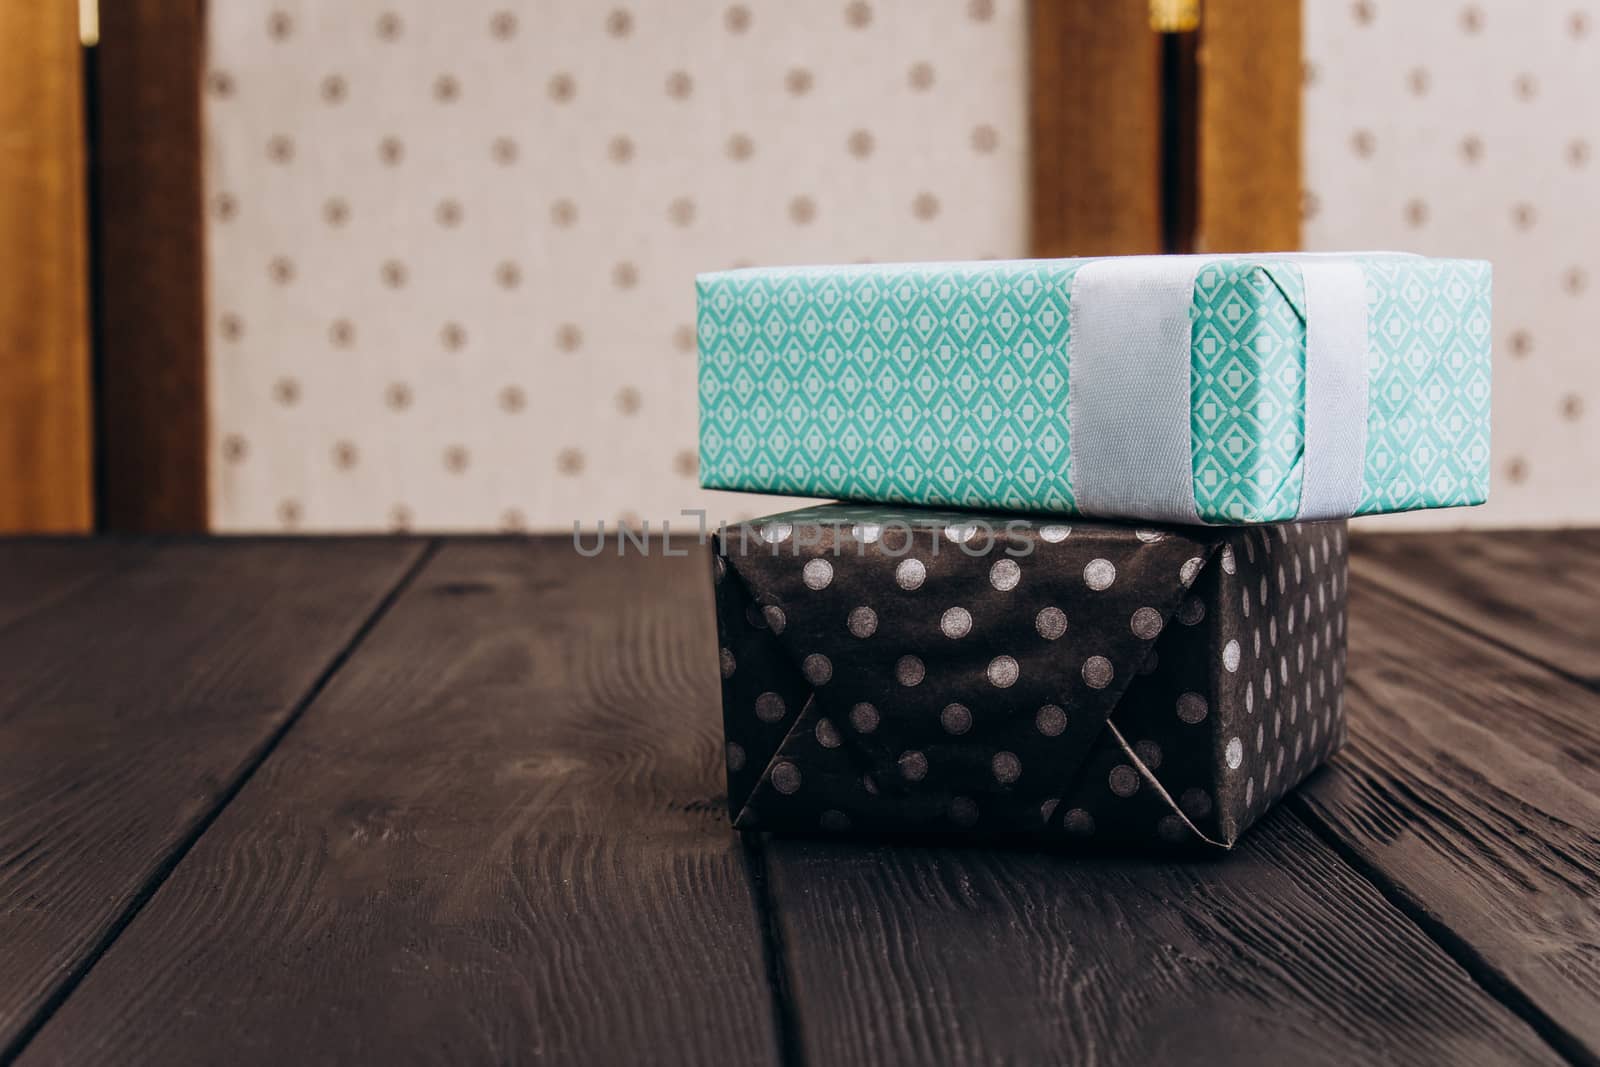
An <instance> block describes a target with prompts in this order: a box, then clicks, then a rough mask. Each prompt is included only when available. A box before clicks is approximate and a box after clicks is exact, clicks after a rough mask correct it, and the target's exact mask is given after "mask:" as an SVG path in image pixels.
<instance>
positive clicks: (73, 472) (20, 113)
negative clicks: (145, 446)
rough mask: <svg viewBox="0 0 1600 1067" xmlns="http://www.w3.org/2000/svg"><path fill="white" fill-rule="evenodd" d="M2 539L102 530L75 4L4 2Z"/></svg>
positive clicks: (0, 123) (0, 116)
mask: <svg viewBox="0 0 1600 1067" xmlns="http://www.w3.org/2000/svg"><path fill="white" fill-rule="evenodd" d="M0 41H3V42H4V48H5V62H4V63H3V64H0V131H3V135H0V264H4V266H3V268H0V531H8V532H14V531H19V530H27V531H61V532H65V531H83V530H88V529H90V528H91V527H92V526H93V525H94V486H93V471H92V461H91V455H92V451H91V437H90V402H89V259H88V223H87V221H86V216H87V212H86V207H87V203H88V197H87V193H86V191H85V186H86V181H85V171H84V149H83V145H84V127H83V65H82V62H81V48H80V46H79V44H78V20H77V5H75V4H70V3H65V2H61V0H58V2H56V3H31V4H30V3H22V4H0Z"/></svg>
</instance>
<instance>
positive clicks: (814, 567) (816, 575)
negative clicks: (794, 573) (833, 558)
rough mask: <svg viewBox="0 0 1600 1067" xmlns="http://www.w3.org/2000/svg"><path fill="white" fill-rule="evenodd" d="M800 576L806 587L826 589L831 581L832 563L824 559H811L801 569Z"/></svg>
mask: <svg viewBox="0 0 1600 1067" xmlns="http://www.w3.org/2000/svg"><path fill="white" fill-rule="evenodd" d="M800 577H801V580H802V581H804V582H805V583H806V588H807V589H826V588H828V583H830V582H832V581H833V564H831V563H829V562H828V561H827V560H825V559H814V560H811V561H810V562H809V563H807V564H806V565H805V567H804V568H803V569H802V570H801V572H800Z"/></svg>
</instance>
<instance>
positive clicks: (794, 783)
mask: <svg viewBox="0 0 1600 1067" xmlns="http://www.w3.org/2000/svg"><path fill="white" fill-rule="evenodd" d="M772 788H774V789H776V790H777V791H778V792H780V793H783V794H784V795H786V796H787V795H789V794H791V793H796V792H799V790H800V768H799V767H796V766H795V765H794V764H792V763H790V762H789V761H788V760H784V761H783V762H781V763H777V764H774V765H773V767H772Z"/></svg>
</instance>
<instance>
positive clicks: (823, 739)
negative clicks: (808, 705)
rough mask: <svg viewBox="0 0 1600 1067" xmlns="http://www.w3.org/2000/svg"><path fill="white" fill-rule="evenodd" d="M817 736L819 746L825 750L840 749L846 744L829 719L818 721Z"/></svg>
mask: <svg viewBox="0 0 1600 1067" xmlns="http://www.w3.org/2000/svg"><path fill="white" fill-rule="evenodd" d="M816 734H817V744H819V745H821V746H822V747H823V748H838V747H839V746H840V745H841V744H843V743H844V739H843V738H841V737H840V736H839V730H838V728H837V727H835V726H834V725H833V722H832V721H831V720H829V719H818V720H817V730H816Z"/></svg>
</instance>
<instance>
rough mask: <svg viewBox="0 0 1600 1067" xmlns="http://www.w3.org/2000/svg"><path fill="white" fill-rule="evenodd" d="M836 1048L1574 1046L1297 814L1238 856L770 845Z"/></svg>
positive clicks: (1477, 1059) (783, 900) (809, 1045)
mask: <svg viewBox="0 0 1600 1067" xmlns="http://www.w3.org/2000/svg"><path fill="white" fill-rule="evenodd" d="M769 862H770V866H771V870H772V891H773V897H774V901H775V903H776V905H777V909H778V914H779V915H780V916H781V917H782V924H783V943H784V945H785V947H786V952H787V956H788V959H789V961H790V966H791V968H792V972H793V988H794V994H795V1008H796V1016H797V1018H798V1019H799V1021H800V1023H801V1026H802V1031H803V1032H802V1044H803V1047H804V1048H805V1051H806V1054H807V1056H808V1058H810V1059H812V1060H814V1061H816V1062H819V1063H839V1062H844V1063H882V1064H900V1063H905V1064H920V1063H1042V1062H1051V1063H1114V1064H1115V1063H1127V1064H1150V1063H1195V1062H1226V1063H1230V1064H1257V1063H1259V1064H1272V1065H1278V1064H1283V1063H1291V1062H1292V1063H1296V1064H1305V1065H1314V1064H1348V1063H1377V1062H1382V1063H1440V1062H1447V1061H1450V1060H1452V1059H1458V1060H1460V1061H1461V1062H1466V1063H1485V1062H1495V1063H1501V1062H1518V1063H1539V1062H1557V1063H1558V1062H1561V1061H1560V1060H1559V1058H1558V1057H1556V1056H1555V1055H1554V1054H1553V1053H1552V1052H1551V1050H1550V1049H1549V1048H1548V1047H1546V1046H1544V1045H1543V1044H1542V1043H1541V1042H1540V1041H1539V1039H1538V1038H1537V1036H1536V1035H1535V1034H1534V1033H1533V1032H1532V1031H1531V1030H1530V1029H1529V1028H1528V1027H1527V1026H1526V1025H1525V1024H1524V1023H1523V1022H1522V1021H1521V1020H1520V1019H1518V1018H1516V1017H1515V1016H1514V1015H1512V1014H1511V1013H1510V1012H1508V1011H1507V1010H1506V1009H1505V1008H1503V1007H1502V1006H1501V1005H1499V1004H1497V1003H1496V1002H1495V1001H1494V1000H1493V999H1492V998H1490V997H1489V996H1488V995H1486V994H1485V993H1484V992H1483V991H1482V990H1481V989H1479V988H1478V987H1477V986H1475V985H1474V984H1473V983H1472V981H1471V980H1470V979H1469V978H1468V976H1467V975H1466V974H1465V973H1464V972H1463V971H1462V970H1461V969H1460V968H1459V967H1458V966H1456V964H1455V963H1453V962H1452V961H1451V960H1450V959H1449V958H1448V957H1447V956H1445V955H1444V953H1442V952H1441V951H1439V949H1438V948H1437V946H1435V945H1433V944H1432V943H1430V942H1429V941H1428V940H1427V939H1426V938H1425V937H1423V935H1422V934H1421V933H1420V932H1419V931H1418V930H1417V928H1416V927H1415V926H1413V925H1412V924H1411V923H1409V922H1408V921H1407V920H1406V919H1405V918H1403V917H1402V916H1401V915H1400V913H1399V912H1397V911H1396V910H1395V909H1393V908H1392V907H1390V906H1389V905H1388V904H1387V903H1386V902H1385V901H1384V900H1383V898H1382V897H1380V896H1379V895H1378V893H1377V892H1376V891H1375V890H1374V889H1373V888H1372V887H1371V886H1370V885H1368V884H1367V883H1366V882H1364V881H1363V880H1362V879H1361V878H1360V877H1358V876H1357V875H1356V874H1355V873H1354V872H1353V871H1352V870H1351V869H1350V868H1349V867H1348V866H1347V865H1346V864H1345V863H1343V862H1342V861H1341V860H1339V859H1338V858H1337V857H1336V856H1335V855H1334V854H1333V853H1332V851H1331V850H1330V849H1329V848H1327V847H1326V846H1325V845H1323V844H1322V843H1321V842H1320V841H1318V839H1317V838H1316V837H1315V836H1314V835H1313V834H1312V833H1311V832H1310V830H1309V829H1307V828H1306V827H1305V826H1304V825H1303V824H1302V823H1300V822H1299V821H1298V820H1297V819H1296V818H1295V817H1294V816H1293V815H1292V814H1291V813H1289V812H1285V811H1281V810H1280V811H1279V812H1276V813H1274V814H1273V815H1271V816H1269V817H1268V818H1267V819H1266V820H1264V821H1263V822H1262V823H1261V824H1260V825H1259V826H1258V827H1256V828H1255V829H1254V830H1253V831H1252V832H1251V834H1250V835H1249V836H1247V837H1246V838H1245V839H1244V841H1243V842H1242V843H1241V845H1240V846H1239V848H1238V850H1237V851H1236V852H1234V853H1233V854H1231V855H1230V856H1228V857H1227V858H1226V859H1224V860H1221V861H1218V862H1213V863H1201V862H1195V861H1188V862H1161V861H1154V860H1147V859H1140V858H1136V857H1128V856H1099V857H1095V858H1084V857H1070V856H1060V855H1050V854H1048V853H1045V852H1028V851H1013V852H1007V851H998V850H981V849H958V848H943V849H938V848H912V847H883V846H873V845H869V844H850V843H834V842H823V841H812V842H788V841H786V842H782V843H774V844H772V845H770V846H769Z"/></svg>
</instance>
